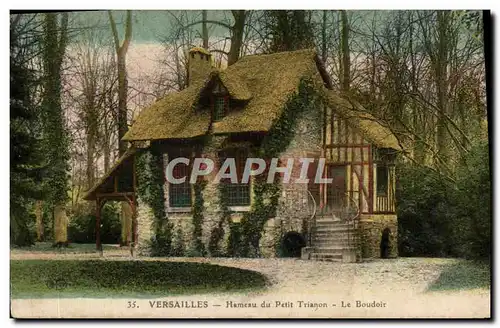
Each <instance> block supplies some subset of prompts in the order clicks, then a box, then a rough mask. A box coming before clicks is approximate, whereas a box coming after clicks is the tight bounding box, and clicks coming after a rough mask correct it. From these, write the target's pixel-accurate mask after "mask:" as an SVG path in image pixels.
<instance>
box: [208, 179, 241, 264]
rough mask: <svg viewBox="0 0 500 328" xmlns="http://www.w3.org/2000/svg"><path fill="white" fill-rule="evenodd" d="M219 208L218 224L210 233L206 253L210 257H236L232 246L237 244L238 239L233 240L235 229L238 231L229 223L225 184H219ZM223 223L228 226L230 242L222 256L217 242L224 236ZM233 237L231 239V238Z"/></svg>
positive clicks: (229, 216) (229, 212) (236, 227)
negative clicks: (207, 252)
mask: <svg viewBox="0 0 500 328" xmlns="http://www.w3.org/2000/svg"><path fill="white" fill-rule="evenodd" d="M218 187H219V188H218V189H219V206H220V211H221V215H220V218H219V222H218V224H217V226H216V227H215V228H213V229H212V231H211V233H210V240H209V243H208V251H209V253H210V255H211V256H224V255H227V256H236V255H235V254H234V244H235V243H239V239H237V240H235V236H236V235H237V234H236V233H235V232H236V230H235V229H238V226H234V225H233V224H232V222H231V211H229V207H228V205H227V201H226V200H227V193H228V190H227V184H225V183H219V186H218ZM224 223H227V224H228V225H229V229H230V230H229V231H230V235H229V236H230V237H229V239H230V242H228V245H227V246H228V247H227V254H224V253H223V252H222V250H220V249H219V242H220V241H221V239H222V237H223V236H224ZM231 236H233V237H231Z"/></svg>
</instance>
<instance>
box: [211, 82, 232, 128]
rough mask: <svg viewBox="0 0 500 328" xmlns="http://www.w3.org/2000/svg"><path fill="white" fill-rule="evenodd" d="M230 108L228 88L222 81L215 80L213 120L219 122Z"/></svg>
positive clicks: (213, 88)
mask: <svg viewBox="0 0 500 328" xmlns="http://www.w3.org/2000/svg"><path fill="white" fill-rule="evenodd" d="M228 108H229V95H228V92H227V89H226V88H225V87H224V86H223V85H222V83H221V82H220V81H218V80H217V81H215V82H214V85H213V87H212V120H213V121H214V122H218V121H220V120H222V119H223V118H224V116H226V114H227V112H228Z"/></svg>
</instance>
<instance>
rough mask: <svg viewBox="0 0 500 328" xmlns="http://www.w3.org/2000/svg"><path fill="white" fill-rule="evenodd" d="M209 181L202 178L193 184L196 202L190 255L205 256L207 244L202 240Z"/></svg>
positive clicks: (193, 209)
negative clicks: (204, 192) (206, 192)
mask: <svg viewBox="0 0 500 328" xmlns="http://www.w3.org/2000/svg"><path fill="white" fill-rule="evenodd" d="M206 185H207V182H206V181H205V180H201V181H200V182H198V183H196V184H195V185H194V186H193V189H194V202H193V208H192V211H193V249H192V250H191V251H190V254H189V255H190V256H205V255H206V251H205V245H203V242H202V240H201V235H202V226H203V219H204V217H203V204H204V200H203V189H205V186H206Z"/></svg>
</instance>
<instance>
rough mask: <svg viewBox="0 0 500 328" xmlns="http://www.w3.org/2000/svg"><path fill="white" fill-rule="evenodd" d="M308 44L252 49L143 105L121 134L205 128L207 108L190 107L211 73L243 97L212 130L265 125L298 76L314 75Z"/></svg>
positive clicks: (182, 133)
mask: <svg viewBox="0 0 500 328" xmlns="http://www.w3.org/2000/svg"><path fill="white" fill-rule="evenodd" d="M315 56H316V53H315V52H314V50H300V51H293V52H281V53H276V54H271V55H253V56H247V57H243V58H241V59H240V60H239V61H238V62H237V63H236V64H234V65H231V66H229V67H228V68H227V69H226V70H224V71H219V70H213V71H212V72H211V73H210V74H209V76H207V79H206V80H205V81H204V82H203V83H196V84H193V85H191V86H189V87H188V88H186V89H184V90H182V91H180V92H176V93H170V94H168V95H166V96H165V97H164V98H163V99H161V100H159V101H157V102H155V103H154V104H153V105H151V106H150V107H148V108H145V109H144V110H143V111H142V112H141V113H140V114H139V116H138V118H137V120H136V121H135V122H134V124H133V125H132V127H131V128H130V129H129V131H128V132H127V134H126V135H125V136H124V138H123V139H124V140H128V141H132V140H156V139H173V138H174V139H177V138H190V137H196V136H200V135H204V134H205V133H207V131H208V128H209V126H210V123H211V122H210V119H211V117H210V111H209V110H208V109H207V110H203V108H201V109H200V108H198V109H196V107H197V106H196V105H197V101H198V99H199V96H200V93H201V92H202V91H203V89H204V88H205V86H206V85H207V83H208V82H209V81H210V80H211V79H213V78H214V77H215V76H217V77H218V78H219V79H220V80H221V82H222V83H223V84H224V86H225V87H226V88H227V89H228V91H229V93H230V94H231V96H232V97H233V98H234V99H239V100H246V101H248V102H247V103H246V104H245V108H244V110H238V111H233V112H231V113H229V114H228V115H227V116H226V117H224V118H223V119H222V120H221V121H220V122H218V123H217V125H216V126H214V129H213V133H233V132H260V131H268V130H269V129H270V128H271V126H272V124H273V123H274V120H275V119H277V118H278V117H279V115H280V114H281V112H282V110H283V108H284V104H285V103H286V101H287V100H288V98H289V96H290V95H291V94H292V93H293V92H295V91H296V90H297V88H298V85H299V82H300V80H301V79H302V78H305V77H310V76H311V75H314V76H318V77H319V72H318V70H317V69H316V63H315V61H314V58H315Z"/></svg>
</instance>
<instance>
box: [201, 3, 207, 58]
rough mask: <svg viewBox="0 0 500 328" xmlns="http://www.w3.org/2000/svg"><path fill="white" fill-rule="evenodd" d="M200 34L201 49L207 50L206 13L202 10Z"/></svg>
mask: <svg viewBox="0 0 500 328" xmlns="http://www.w3.org/2000/svg"><path fill="white" fill-rule="evenodd" d="M201 15H202V21H201V33H202V39H203V48H205V49H207V50H208V27H207V19H208V18H207V11H206V10H202V11H201Z"/></svg>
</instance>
